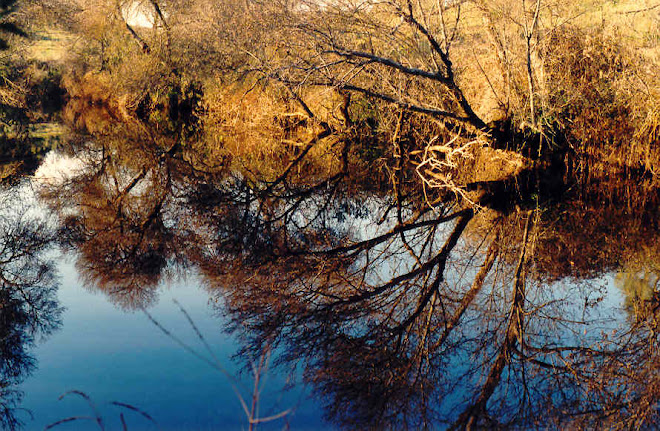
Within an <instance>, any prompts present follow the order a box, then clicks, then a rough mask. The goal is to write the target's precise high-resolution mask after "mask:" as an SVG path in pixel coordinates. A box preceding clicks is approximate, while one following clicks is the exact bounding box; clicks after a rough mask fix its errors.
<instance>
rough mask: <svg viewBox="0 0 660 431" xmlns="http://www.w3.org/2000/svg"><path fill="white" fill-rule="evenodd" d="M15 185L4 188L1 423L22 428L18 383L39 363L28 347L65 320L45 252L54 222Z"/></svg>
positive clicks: (0, 210)
mask: <svg viewBox="0 0 660 431" xmlns="http://www.w3.org/2000/svg"><path fill="white" fill-rule="evenodd" d="M24 199H25V196H21V195H20V194H19V193H18V192H16V191H8V190H2V192H1V194H0V427H2V428H3V429H10V430H13V429H17V428H19V427H20V422H21V421H20V420H19V418H18V417H17V415H16V408H17V407H18V405H19V404H20V400H21V398H22V394H21V392H20V390H19V389H18V385H19V384H20V383H21V382H22V381H23V380H24V379H25V378H26V377H27V376H29V375H30V374H31V373H32V371H33V370H34V368H35V366H36V364H35V360H34V358H33V357H32V356H31V355H30V352H29V350H30V349H31V348H32V347H33V346H34V344H35V342H36V341H38V340H39V339H41V338H43V337H47V336H48V335H50V334H51V333H52V332H53V331H55V330H56V329H57V328H58V327H59V326H60V316H61V312H62V310H61V308H60V307H59V304H58V303H57V300H56V293H57V288H58V282H57V278H56V277H55V274H54V268H53V264H52V262H50V261H49V260H48V259H46V258H44V257H43V256H42V255H43V253H44V252H45V251H46V250H47V248H48V247H49V245H50V244H51V243H52V241H53V239H54V236H53V235H54V230H55V229H54V227H53V224H52V223H49V222H48V221H47V220H44V219H43V218H42V217H40V216H38V215H35V211H36V210H34V209H31V208H29V206H28V204H26V203H25V202H24Z"/></svg>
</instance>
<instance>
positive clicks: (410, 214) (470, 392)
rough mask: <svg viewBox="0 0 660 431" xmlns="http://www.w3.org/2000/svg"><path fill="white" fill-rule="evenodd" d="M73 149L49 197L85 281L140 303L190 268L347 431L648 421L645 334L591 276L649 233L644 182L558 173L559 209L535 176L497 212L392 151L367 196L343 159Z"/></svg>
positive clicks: (157, 146) (649, 331)
mask: <svg viewBox="0 0 660 431" xmlns="http://www.w3.org/2000/svg"><path fill="white" fill-rule="evenodd" d="M83 149H84V150H85V153H86V154H90V153H93V154H96V155H95V156H94V157H91V158H90V160H93V163H92V165H91V166H90V168H89V169H88V170H87V171H86V173H85V174H84V175H81V176H80V177H77V178H74V179H72V181H70V182H68V183H65V184H63V185H60V186H55V187H54V188H53V189H52V190H51V191H50V192H48V193H46V194H45V196H46V197H47V198H48V199H49V202H50V203H51V204H52V205H53V206H54V207H55V208H57V209H58V210H59V211H60V213H61V214H62V215H64V216H65V217H66V219H67V222H66V226H67V228H68V229H67V230H68V232H69V238H70V244H71V245H72V246H74V247H75V250H77V252H78V253H79V261H78V267H79V268H81V269H82V272H83V273H84V274H86V276H87V277H88V280H89V282H90V284H93V285H95V286H96V287H98V288H99V289H101V290H103V291H104V292H106V293H108V295H109V296H110V297H111V298H113V300H115V301H117V302H119V303H120V304H122V305H124V306H129V307H142V306H145V305H147V304H149V302H150V301H151V300H153V298H154V295H155V294H156V290H155V289H156V288H157V284H158V282H159V281H160V280H161V277H162V275H163V273H164V272H166V271H168V270H170V269H171V268H172V265H171V263H174V262H176V263H180V264H186V265H188V264H191V265H195V266H196V267H198V268H199V269H200V270H201V271H202V273H203V274H204V275H205V277H206V279H207V283H208V285H209V290H210V292H211V293H212V295H214V296H218V297H219V298H221V299H222V300H221V301H219V302H218V303H219V304H222V307H227V308H228V310H229V311H230V312H231V315H232V316H233V319H234V323H235V329H236V330H237V331H239V333H240V334H242V336H243V340H244V343H245V348H244V353H245V357H246V358H250V357H258V356H259V355H260V354H261V353H262V349H264V348H266V347H267V346H272V345H274V346H279V347H281V349H280V350H279V351H280V352H282V353H281V358H280V359H281V360H282V362H283V363H287V362H288V363H290V364H294V365H300V364H302V365H304V370H305V371H304V377H305V379H306V381H308V382H310V383H312V384H313V386H314V387H315V389H316V391H317V393H318V394H319V395H321V396H322V399H323V400H324V402H325V406H326V412H327V414H328V417H330V418H331V419H333V420H335V421H337V422H338V423H339V424H341V425H343V426H345V427H348V428H361V427H363V426H365V425H366V426H369V427H373V428H399V427H409V428H420V427H431V428H432V427H450V428H455V429H463V428H490V427H530V426H531V427H551V428H552V427H557V428H563V427H571V428H594V427H613V428H621V427H643V426H651V425H650V424H653V423H655V422H654V421H656V420H657V406H658V396H659V394H660V392H658V389H660V380H659V377H658V375H657V374H658V373H657V370H656V368H657V365H658V357H657V356H658V353H657V351H656V350H657V345H656V343H657V333H656V332H655V331H654V329H653V327H651V326H648V325H640V324H638V323H637V322H625V321H624V320H625V319H624V320H621V319H618V320H615V321H614V323H612V322H611V321H608V320H607V319H606V318H607V317H608V313H609V314H611V313H612V310H613V309H614V308H615V307H612V306H611V305H608V304H607V301H606V300H604V295H606V292H604V291H603V288H602V287H601V286H600V284H599V283H597V282H594V281H593V279H594V278H595V277H597V276H599V275H602V273H603V272H604V271H610V270H612V269H614V268H619V267H621V265H622V262H621V256H624V255H625V254H631V253H634V252H635V250H636V248H637V249H638V248H639V247H640V243H643V242H644V241H646V242H649V241H653V239H654V238H655V236H654V234H655V230H654V227H653V226H655V225H654V224H652V223H651V224H649V223H648V221H649V220H650V219H653V218H654V217H655V215H654V213H652V212H649V211H648V210H649V208H650V207H653V202H655V197H654V196H655V195H654V193H655V192H653V189H649V190H646V191H645V196H646V197H647V198H648V199H647V200H645V201H644V202H641V203H640V202H631V201H630V200H628V201H626V202H622V201H619V200H614V199H610V200H609V201H608V196H609V195H608V193H609V192H610V190H609V189H608V188H607V187H605V186H607V185H608V184H600V187H599V188H598V190H599V191H598V192H593V190H592V189H589V188H587V190H588V191H589V193H582V192H576V190H575V188H569V187H568V186H566V185H564V184H560V186H561V189H560V190H559V191H567V194H566V195H565V196H564V197H563V200H561V201H556V199H557V193H556V190H551V188H550V190H544V189H543V186H540V185H539V184H541V183H542V178H539V177H537V176H535V174H534V173H530V172H527V173H525V175H526V177H525V178H526V180H525V181H527V182H528V183H529V184H531V185H532V186H531V187H530V186H529V185H528V184H519V188H518V189H516V190H517V191H516V190H510V191H509V192H511V193H509V194H510V195H513V196H514V198H515V195H516V193H522V192H521V190H524V189H525V187H527V188H528V189H530V188H531V190H532V191H533V192H534V193H535V194H536V197H535V198H533V197H531V196H527V197H525V196H523V199H519V200H518V201H517V202H516V200H515V199H513V202H511V203H512V204H513V205H511V204H509V205H502V203H501V202H497V199H498V196H497V195H495V194H493V193H496V192H497V193H499V194H500V195H499V196H500V197H501V194H502V193H503V192H507V189H506V188H503V184H481V185H480V184H474V185H472V188H473V189H475V190H480V192H481V193H482V194H481V195H478V194H476V195H475V198H481V199H482V200H481V203H482V206H481V207H470V206H466V205H464V204H463V203H461V202H459V201H458V200H456V199H453V198H452V196H431V197H429V196H428V195H427V196H426V197H425V198H424V199H422V198H421V196H422V192H421V191H420V190H419V187H418V186H415V184H416V183H415V181H414V176H411V175H409V173H406V169H407V167H406V166H407V165H406V163H407V162H402V161H401V159H402V158H399V159H397V160H395V161H394V162H392V166H391V168H392V169H391V171H392V172H393V174H392V177H391V179H390V181H391V182H390V185H393V186H395V187H393V190H392V191H391V192H390V193H381V194H371V195H369V194H366V193H361V192H359V191H356V190H355V188H354V187H355V183H353V184H352V185H351V184H350V183H349V181H348V180H347V179H348V178H350V174H351V170H350V166H349V163H348V159H345V162H346V163H345V164H344V168H343V169H342V170H340V171H335V172H333V173H332V174H331V175H329V176H327V177H322V178H306V179H305V181H300V180H299V179H298V180H297V181H293V180H291V179H290V178H289V177H288V176H287V175H283V176H280V177H275V179H273V178H272V177H271V178H270V179H269V180H268V181H266V180H264V181H257V180H255V178H254V176H252V177H250V176H248V175H243V174H241V173H240V172H238V171H229V170H219V171H218V172H215V173H211V172H209V171H208V170H205V169H202V168H200V167H199V166H195V165H194V164H193V163H191V162H189V160H190V159H189V158H187V156H186V152H185V149H182V148H180V146H179V147H177V145H174V144H172V143H171V142H170V143H167V144H163V143H162V142H157V141H153V142H151V143H149V144H142V143H140V141H139V139H137V138H131V137H130V136H129V137H128V139H124V140H121V141H120V142H118V141H114V142H105V141H99V142H98V143H96V144H88V145H87V148H83ZM401 153H402V154H405V152H403V151H402V152H401ZM344 154H346V153H344ZM290 166H291V165H288V166H287V165H286V164H285V166H284V167H283V171H282V172H285V173H287V174H288V173H292V172H294V170H292V169H290ZM521 178H523V177H522V176H521V177H520V178H518V179H517V180H518V181H521ZM514 183H515V181H514ZM301 184H304V186H303V185H301ZM534 187H536V188H534ZM488 190H491V192H489V191H488ZM492 190H495V191H496V192H492ZM427 193H429V191H428V190H427ZM489 193H491V194H489ZM612 193H613V194H612V195H611V196H610V197H612V196H615V195H616V196H618V195H619V194H618V193H615V192H612ZM58 199H60V201H58ZM547 199H550V200H547ZM553 199H554V201H553ZM69 200H73V201H75V205H73V206H71V202H70V201H69ZM427 200H428V201H432V202H435V208H434V209H433V210H432V209H431V208H430V207H429V206H427V205H426V203H425V202H426V201H427ZM606 201H607V202H609V204H608V205H604V204H603V202H606ZM491 204H492V205H493V206H495V207H496V208H498V211H495V210H493V209H488V206H489V205H491ZM516 205H518V207H519V208H518V209H517V210H514V209H513V208H515V207H516ZM502 208H505V209H506V210H504V211H502V210H501V209H502ZM601 223H602V224H601ZM605 226H610V227H605ZM615 247H618V248H619V250H615V249H614V248H615ZM596 249H599V251H598V253H597V254H595V257H594V258H593V259H594V261H593V262H591V261H590V257H589V256H590V255H593V253H594V252H595V250H596ZM615 324H616V325H618V326H616V329H617V331H616V332H614V333H612V332H611V329H614V328H615V326H614V325H615Z"/></svg>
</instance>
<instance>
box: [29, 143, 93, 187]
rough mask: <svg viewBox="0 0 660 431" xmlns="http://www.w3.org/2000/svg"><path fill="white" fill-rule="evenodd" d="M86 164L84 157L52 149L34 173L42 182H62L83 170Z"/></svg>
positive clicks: (37, 179)
mask: <svg viewBox="0 0 660 431" xmlns="http://www.w3.org/2000/svg"><path fill="white" fill-rule="evenodd" d="M85 166H86V163H85V161H84V160H82V159H79V158H76V157H70V156H66V155H63V154H59V153H55V152H52V151H51V152H50V153H48V154H46V157H45V158H44V161H43V162H42V163H41V166H39V168H38V169H37V171H36V172H35V173H34V180H35V181H36V182H38V183H42V184H61V183H63V182H64V181H66V180H68V179H70V178H72V177H74V176H76V175H78V174H80V173H81V172H83V171H84V169H85Z"/></svg>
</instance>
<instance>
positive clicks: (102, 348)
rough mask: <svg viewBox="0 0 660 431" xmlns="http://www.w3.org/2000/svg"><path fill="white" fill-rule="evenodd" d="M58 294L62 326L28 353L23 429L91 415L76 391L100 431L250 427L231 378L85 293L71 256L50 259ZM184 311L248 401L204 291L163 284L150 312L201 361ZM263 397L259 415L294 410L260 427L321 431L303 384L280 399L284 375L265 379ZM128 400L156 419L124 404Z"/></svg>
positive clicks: (132, 315)
mask: <svg viewBox="0 0 660 431" xmlns="http://www.w3.org/2000/svg"><path fill="white" fill-rule="evenodd" d="M58 262H59V268H60V274H61V288H60V290H59V294H58V299H59V300H60V302H61V305H62V306H64V307H65V308H66V310H65V312H64V315H63V325H62V328H61V329H60V330H59V331H57V332H55V333H54V334H53V335H52V336H50V337H49V338H48V339H47V340H44V341H43V342H41V343H38V345H37V347H36V348H35V349H34V350H33V352H32V353H33V355H34V356H35V357H36V359H37V361H38V369H37V370H36V371H35V372H34V374H33V375H32V376H30V377H29V378H28V379H26V380H25V382H24V383H23V384H22V385H21V388H20V389H22V390H23V391H24V392H25V398H24V401H23V403H22V407H23V408H25V409H28V410H29V411H31V413H32V414H33V416H34V419H33V420H31V419H29V417H28V416H26V415H23V416H22V417H23V419H24V420H25V422H26V429H28V430H31V429H35V430H37V429H44V427H45V426H47V425H49V424H52V423H55V422H57V421H59V420H63V419H66V418H68V417H71V416H92V415H93V414H92V408H91V406H90V405H89V403H88V402H87V401H86V400H85V399H83V398H82V397H81V396H79V395H78V394H75V393H69V394H68V395H66V396H65V397H64V398H63V399H62V400H59V401H58V397H60V396H61V395H63V394H65V393H66V392H67V391H72V390H77V391H81V392H83V393H85V394H86V395H88V396H89V397H90V399H91V400H92V402H93V404H94V406H95V407H96V408H97V409H98V411H99V413H100V415H101V416H102V418H103V420H104V425H105V427H106V429H108V430H114V429H117V430H120V429H122V424H121V421H120V413H123V414H124V416H125V420H126V422H127V425H128V429H129V430H155V429H160V430H218V429H247V428H248V421H247V417H246V415H245V413H244V412H243V409H242V407H241V404H240V402H239V399H238V396H237V395H236V394H235V392H234V391H233V390H232V386H231V384H230V380H229V379H228V378H227V377H226V376H225V375H223V374H222V373H221V372H219V371H218V370H216V369H214V368H213V367H211V366H210V365H209V364H207V363H205V362H203V361H202V360H200V359H198V358H197V357H195V356H194V355H193V354H192V353H190V352H188V351H186V350H185V349H184V348H183V347H181V346H180V345H178V344H177V343H176V341H175V340H174V339H173V338H172V337H170V336H168V335H165V334H164V333H163V332H162V331H161V330H160V329H159V328H158V327H157V326H156V325H155V324H154V323H152V322H151V321H150V320H149V319H148V318H147V316H146V315H145V314H144V313H143V312H141V311H132V312H131V311H123V310H121V309H119V308H117V307H116V306H114V305H112V304H111V303H110V302H109V301H108V299H107V298H106V297H105V295H103V294H102V293H98V292H96V293H92V292H89V291H88V290H86V289H85V288H83V286H82V283H81V282H80V281H79V279H78V274H77V272H76V270H75V266H74V265H73V263H72V262H71V259H64V258H60V259H59V260H58ZM174 300H176V301H178V302H179V303H180V304H181V306H182V307H183V308H184V309H185V310H186V311H187V312H188V313H189V315H190V316H191V317H192V319H193V321H194V322H195V324H196V325H197V326H198V328H199V330H200V332H201V333H202V334H203V336H204V338H205V339H206V340H207V342H208V343H209V345H210V346H211V348H212V350H213V351H214V353H215V355H216V356H217V358H218V359H219V361H220V362H221V364H222V366H223V367H224V368H225V369H226V370H227V371H228V372H229V373H230V374H231V375H234V376H237V378H238V379H239V382H240V384H241V385H242V387H241V388H240V392H241V394H242V396H243V397H244V399H245V400H246V402H247V403H249V402H250V400H251V396H252V392H253V391H252V386H253V379H252V378H251V376H250V375H249V374H247V373H241V372H240V368H241V363H240V362H241V361H240V358H234V357H233V356H234V355H235V353H236V351H237V350H238V348H239V346H238V343H237V341H236V340H235V339H234V338H232V337H231V336H229V335H228V334H226V333H225V332H224V328H225V324H226V321H225V320H224V319H223V318H222V317H221V316H218V315H217V312H216V311H214V309H213V308H212V307H211V306H210V304H209V303H208V294H207V293H206V292H205V291H204V290H203V289H202V288H201V287H200V286H199V283H197V282H196V280H195V278H194V277H192V276H191V277H188V278H187V280H182V281H178V282H175V283H172V284H170V285H166V286H163V289H161V294H160V298H159V301H158V303H157V304H156V305H155V306H154V307H152V308H150V309H149V313H150V314H151V315H152V316H153V317H154V318H155V319H156V320H157V321H158V322H159V323H160V324H162V325H163V326H164V327H166V328H168V329H169V330H171V331H172V333H173V335H174V336H176V337H178V338H179V339H180V340H182V341H183V342H185V343H187V344H189V345H190V346H191V347H193V348H194V349H195V351H197V352H199V353H200V354H204V355H205V356H207V357H208V356H209V354H208V352H206V351H205V349H204V346H203V344H202V343H201V342H200V340H199V339H198V337H197V336H196V335H195V332H194V330H193V329H192V327H191V326H190V324H189V323H188V321H187V320H186V318H185V316H184V315H183V314H182V312H181V311H180V309H179V307H178V306H177V305H176V304H175V303H174ZM265 377H266V383H265V385H264V389H263V392H262V394H261V402H260V406H261V416H262V417H264V416H268V415H271V414H274V413H277V412H280V411H283V410H289V409H292V411H291V412H290V413H289V414H287V415H286V417H285V418H283V419H278V420H275V421H272V422H269V423H267V424H261V425H259V429H283V428H286V427H287V426H288V427H290V428H291V429H301V430H304V429H310V430H311V429H327V428H329V425H328V424H326V423H324V422H323V420H322V418H321V417H322V412H321V411H320V410H319V407H318V406H317V405H316V404H315V402H314V401H313V400H311V399H310V397H309V394H308V393H307V392H306V391H305V390H304V389H301V388H294V390H289V391H286V392H284V393H282V392H281V388H282V386H283V384H284V380H283V377H282V376H279V375H277V374H276V373H273V372H272V371H271V372H270V373H267V375H266V376H265ZM113 401H116V402H120V403H125V404H129V405H131V406H134V407H136V408H139V409H140V410H141V411H143V412H145V413H147V414H149V415H150V416H151V417H152V418H153V419H154V420H155V421H156V422H157V425H154V424H153V423H152V422H151V421H149V420H147V419H146V418H144V417H143V416H142V415H141V414H139V413H137V412H133V411H131V410H129V409H127V408H121V407H118V406H115V405H112V404H110V403H111V402H113ZM55 429H56V430H57V429H59V430H85V429H90V430H93V429H100V428H99V426H98V425H97V423H96V422H95V421H90V420H77V421H73V422H69V423H65V424H62V425H58V426H57V427H55Z"/></svg>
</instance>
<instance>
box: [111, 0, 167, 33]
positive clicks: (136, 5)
mask: <svg viewBox="0 0 660 431" xmlns="http://www.w3.org/2000/svg"><path fill="white" fill-rule="evenodd" d="M121 14H122V17H123V18H124V20H125V21H126V23H127V24H128V25H130V26H131V27H134V28H140V27H141V28H153V27H154V26H155V25H156V11H155V10H154V7H153V5H152V4H151V3H149V2H145V1H133V2H129V3H127V4H126V5H124V6H122V8H121ZM163 15H164V16H165V19H167V12H165V11H163Z"/></svg>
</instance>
